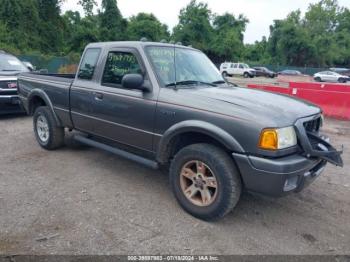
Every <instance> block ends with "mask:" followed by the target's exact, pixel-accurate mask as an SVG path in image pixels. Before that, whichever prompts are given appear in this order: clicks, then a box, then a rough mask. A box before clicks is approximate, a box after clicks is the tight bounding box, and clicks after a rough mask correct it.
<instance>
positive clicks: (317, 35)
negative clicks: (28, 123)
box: [256, 0, 350, 67]
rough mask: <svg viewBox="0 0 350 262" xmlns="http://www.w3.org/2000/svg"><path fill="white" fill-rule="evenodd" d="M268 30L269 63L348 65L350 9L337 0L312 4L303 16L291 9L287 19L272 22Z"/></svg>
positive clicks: (321, 65) (349, 58)
mask: <svg viewBox="0 0 350 262" xmlns="http://www.w3.org/2000/svg"><path fill="white" fill-rule="evenodd" d="M270 31H271V34H270V38H269V40H268V50H267V51H268V54H269V57H270V61H269V62H270V63H277V64H287V65H295V66H305V65H309V66H310V65H311V66H318V67H327V66H334V65H338V66H349V62H350V56H349V44H350V12H349V10H348V9H347V8H341V7H339V5H338V2H337V1H336V0H321V1H320V2H318V3H316V4H311V5H310V6H309V9H308V11H307V12H306V14H305V17H301V13H300V11H294V12H292V13H291V14H289V15H288V17H287V18H286V19H284V20H276V21H274V24H273V25H272V26H271V27H270ZM256 44H260V43H256Z"/></svg>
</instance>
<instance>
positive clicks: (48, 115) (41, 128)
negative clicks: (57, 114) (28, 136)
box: [33, 106, 64, 150]
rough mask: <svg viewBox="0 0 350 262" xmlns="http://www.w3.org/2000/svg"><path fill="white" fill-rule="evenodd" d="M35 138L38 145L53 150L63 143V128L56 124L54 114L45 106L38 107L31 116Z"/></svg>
mask: <svg viewBox="0 0 350 262" xmlns="http://www.w3.org/2000/svg"><path fill="white" fill-rule="evenodd" d="M33 126H34V134H35V138H36V140H37V141H38V143H39V145H40V146H41V147H43V148H45V149H47V150H53V149H56V148H59V147H61V146H63V144H64V128H63V127H58V126H57V125H56V122H55V119H54V116H53V114H52V112H51V110H50V108H49V107H47V106H41V107H38V108H37V109H36V110H35V113H34V117H33Z"/></svg>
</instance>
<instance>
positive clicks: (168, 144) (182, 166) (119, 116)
mask: <svg viewBox="0 0 350 262" xmlns="http://www.w3.org/2000/svg"><path fill="white" fill-rule="evenodd" d="M18 82H19V95H20V99H21V100H22V102H23V105H24V107H25V109H26V111H27V112H28V113H29V114H31V115H33V123H34V133H35V137H36V139H37V141H38V143H39V144H40V146H42V147H43V148H45V149H48V150H53V149H56V148H59V147H61V146H63V144H64V135H65V130H68V131H72V130H77V131H79V132H75V133H77V134H76V135H75V137H74V138H75V139H76V140H77V141H79V142H81V143H84V144H87V145H89V146H94V147H97V148H100V149H104V150H107V151H109V152H112V153H114V154H117V155H119V156H121V157H125V158H127V159H130V160H134V161H136V162H139V163H141V164H144V165H147V166H149V167H152V168H165V169H166V170H169V179H170V184H171V187H172V190H173V193H174V195H175V197H176V199H177V200H178V202H179V204H180V205H181V206H182V207H183V208H184V209H185V210H186V211H187V212H189V213H190V214H192V215H193V216H195V217H198V218H200V219H204V220H216V219H219V218H221V217H223V216H224V215H226V214H227V213H228V212H230V211H231V210H232V209H233V208H234V207H235V206H236V204H237V202H238V201H239V199H240V195H241V192H242V191H243V190H246V191H251V192H257V193H260V194H265V195H268V196H273V197H280V196H284V195H286V194H289V193H291V192H299V191H301V190H302V189H303V188H305V186H307V185H308V184H310V183H311V182H312V181H314V180H315V179H316V178H317V177H318V176H319V175H320V174H321V173H322V171H323V170H324V169H325V166H326V164H327V163H328V162H329V163H331V164H334V165H337V166H342V165H343V162H342V159H341V156H340V155H341V152H340V151H337V150H336V149H334V148H333V147H332V146H331V144H330V143H329V140H328V139H327V138H326V137H324V136H323V135H321V133H320V129H321V127H322V124H323V117H322V112H321V110H320V108H318V107H317V106H315V105H312V104H310V103H307V102H305V101H301V100H296V99H294V98H291V97H288V96H283V95H277V94H272V93H268V92H263V91H258V90H252V89H247V88H241V87H236V86H234V85H232V84H229V83H227V82H226V81H225V80H224V78H223V77H222V76H221V74H220V72H219V71H218V70H217V69H216V67H215V66H214V65H213V64H212V62H211V61H210V60H209V59H208V58H207V57H206V56H205V55H204V54H203V53H202V52H200V51H199V50H196V49H194V48H191V47H185V46H181V45H173V44H165V43H153V42H109V43H93V44H89V45H88V46H87V47H86V49H85V51H84V53H83V56H82V59H81V62H80V65H79V69H78V72H77V74H76V75H58V74H57V75H44V74H37V73H23V74H21V75H20V77H19V79H18Z"/></svg>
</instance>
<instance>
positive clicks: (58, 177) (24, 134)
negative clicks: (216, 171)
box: [0, 116, 350, 254]
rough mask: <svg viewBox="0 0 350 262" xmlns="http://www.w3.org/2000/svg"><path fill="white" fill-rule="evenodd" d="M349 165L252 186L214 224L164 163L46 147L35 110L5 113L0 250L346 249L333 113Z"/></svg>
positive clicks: (348, 183)
mask: <svg viewBox="0 0 350 262" xmlns="http://www.w3.org/2000/svg"><path fill="white" fill-rule="evenodd" d="M327 126H328V128H327V130H326V131H327V133H328V134H329V135H330V136H331V138H332V139H333V141H335V144H337V145H340V144H344V146H345V147H346V148H347V149H346V151H345V154H344V161H345V168H344V169H340V168H335V167H333V166H328V167H327V169H326V171H325V173H324V174H323V175H322V176H321V177H320V178H319V179H318V180H317V181H316V182H315V183H314V184H312V185H311V186H310V187H309V188H307V189H306V190H305V191H303V192H302V193H300V194H295V195H294V194H293V195H291V196H288V197H286V198H283V199H278V200H274V199H267V198H262V197H259V196H254V195H251V194H247V193H245V194H244V195H243V196H242V201H241V202H240V203H239V205H238V207H237V208H236V209H235V211H234V212H233V213H232V214H230V215H229V216H227V217H226V218H225V219H224V220H222V221H220V222H217V223H205V222H201V221H199V220H197V219H195V218H193V217H191V216H189V215H187V214H186V213H185V212H184V211H182V209H181V208H180V207H179V206H178V205H177V203H176V202H175V200H174V198H173V197H172V195H171V193H170V191H169V187H168V183H167V177H166V176H165V175H162V174H161V173H160V172H158V171H153V170H149V169H147V168H144V167H142V166H140V165H138V164H135V163H132V162H129V161H126V160H123V159H120V158H118V157H116V156H114V155H111V154H109V153H106V152H102V151H99V150H96V149H92V148H76V147H73V146H67V147H65V148H63V149H61V150H58V151H53V152H47V151H44V150H43V149H41V148H40V147H39V146H38V145H37V143H36V141H35V139H34V137H33V132H32V124H31V118H29V117H24V116H17V117H5V118H4V117H3V118H0V130H1V140H0V149H1V151H0V167H1V169H0V253H2V254H13V253H16V254H145V253H146V254H157V253H161V254H191V253H192V254H349V253H350V219H349V217H350V174H349V171H348V164H349V163H350V151H349V150H348V149H349V148H350V123H349V122H340V121H334V120H332V121H331V120H327Z"/></svg>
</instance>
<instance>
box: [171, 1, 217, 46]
mask: <svg viewBox="0 0 350 262" xmlns="http://www.w3.org/2000/svg"><path fill="white" fill-rule="evenodd" d="M211 18H212V13H211V11H210V9H209V8H208V5H207V4H204V3H197V2H196V0H192V1H191V2H190V3H189V5H187V6H186V7H185V8H183V9H181V11H180V15H179V24H178V25H177V26H176V27H175V28H174V30H173V39H175V41H180V42H182V43H183V44H185V45H192V46H193V47H196V48H199V49H201V50H204V51H209V50H210V42H211V39H212V36H213V33H214V30H213V27H212V26H211V24H210V21H211Z"/></svg>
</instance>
